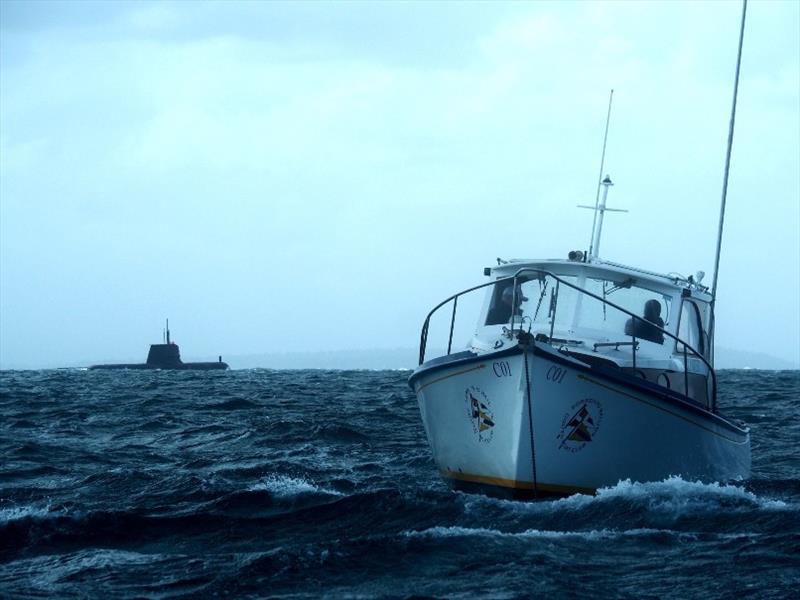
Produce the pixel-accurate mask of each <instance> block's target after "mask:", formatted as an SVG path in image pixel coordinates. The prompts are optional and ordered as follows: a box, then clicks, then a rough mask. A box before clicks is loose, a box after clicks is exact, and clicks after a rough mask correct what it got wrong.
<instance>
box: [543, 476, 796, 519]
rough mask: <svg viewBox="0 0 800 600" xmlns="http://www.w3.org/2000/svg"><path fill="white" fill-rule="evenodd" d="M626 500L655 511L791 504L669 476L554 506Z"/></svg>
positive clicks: (564, 500) (783, 506)
mask: <svg viewBox="0 0 800 600" xmlns="http://www.w3.org/2000/svg"><path fill="white" fill-rule="evenodd" d="M618 499H626V500H639V501H642V502H643V503H645V504H647V506H648V508H651V509H654V510H669V511H680V512H683V511H691V510H698V509H699V510H703V509H718V508H720V506H722V505H725V506H726V507H730V506H731V505H733V506H735V505H737V504H738V505H742V506H743V507H746V508H759V509H763V510H785V509H787V508H789V505H787V504H786V502H783V501H782V500H772V499H769V498H759V497H758V496H756V495H755V494H753V493H752V492H748V491H747V490H745V489H744V488H743V487H739V486H737V485H731V484H720V483H703V482H701V481H686V480H684V479H682V478H681V477H675V476H673V477H669V478H667V479H665V480H663V481H654V482H648V483H639V482H632V481H631V480H630V479H626V480H625V481H620V482H618V483H617V485H615V486H612V487H606V488H600V489H599V490H597V495H596V496H585V495H579V494H578V495H574V496H569V497H567V498H562V499H560V500H556V501H555V502H554V505H555V506H557V507H565V508H584V507H585V506H587V505H589V504H592V503H605V502H608V501H613V500H618Z"/></svg>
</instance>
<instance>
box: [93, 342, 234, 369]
mask: <svg viewBox="0 0 800 600" xmlns="http://www.w3.org/2000/svg"><path fill="white" fill-rule="evenodd" d="M167 339H169V338H167ZM89 368H90V369H169V370H173V371H224V370H225V369H227V368H228V363H224V362H222V357H221V356H220V357H219V361H218V362H191V363H185V362H183V361H182V360H181V353H180V349H179V348H178V344H176V343H174V342H167V343H166V344H151V346H150V352H148V353H147V362H146V363H139V364H119V365H92V366H91V367H89Z"/></svg>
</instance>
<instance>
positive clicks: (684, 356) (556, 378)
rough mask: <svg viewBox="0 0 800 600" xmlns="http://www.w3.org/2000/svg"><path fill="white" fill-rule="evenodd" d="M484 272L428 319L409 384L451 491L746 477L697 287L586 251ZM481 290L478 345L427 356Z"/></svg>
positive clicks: (531, 492)
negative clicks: (443, 317) (431, 332)
mask: <svg viewBox="0 0 800 600" xmlns="http://www.w3.org/2000/svg"><path fill="white" fill-rule="evenodd" d="M608 183H610V181H609V182H608ZM606 189H607V188H606ZM604 197H605V195H604ZM601 206H602V205H601ZM485 273H486V275H489V276H490V277H491V278H492V280H491V281H490V282H488V283H485V284H483V285H480V286H477V287H476V288H471V289H469V290H466V291H465V292H461V293H460V294H456V295H455V296H452V297H451V298H448V299H447V300H445V301H444V302H443V303H441V304H440V305H439V306H437V307H436V308H435V309H434V310H433V311H431V313H430V314H429V315H428V318H427V319H426V320H425V324H424V326H423V330H422V339H421V346H420V365H419V367H418V368H417V369H416V370H415V371H414V373H413V374H412V376H411V378H410V380H409V383H410V385H411V387H412V388H413V389H414V391H415V392H416V394H417V399H418V402H419V408H420V412H421V414H422V421H423V423H424V426H425V432H426V434H427V437H428V441H429V443H430V446H431V449H432V451H433V456H434V460H435V462H436V465H437V466H438V468H439V471H440V472H441V475H442V477H443V478H444V479H445V480H446V481H447V482H448V483H450V484H451V486H452V487H454V488H456V489H460V490H465V491H482V492H485V493H489V494H493V495H497V494H500V495H507V496H511V497H523V498H524V497H539V496H543V495H552V494H560V495H563V494H571V493H576V492H582V493H593V492H594V491H595V490H597V489H598V488H600V487H604V486H611V485H614V484H616V483H617V482H618V481H620V480H625V479H631V480H634V481H655V480H662V479H665V478H667V477H670V476H673V475H677V476H681V477H683V478H684V479H692V480H694V479H700V480H704V481H725V480H730V479H738V478H744V477H747V476H748V475H749V472H750V435H749V430H748V429H747V427H745V426H744V425H742V424H739V423H735V422H733V421H732V420H730V419H728V418H725V417H724V416H723V415H722V414H720V412H719V410H718V409H717V403H716V398H717V384H716V376H715V373H714V369H713V366H712V360H713V356H712V344H713V316H712V311H711V295H710V294H709V292H708V289H707V288H705V287H704V286H703V285H702V284H701V283H700V281H698V280H697V279H696V278H694V277H688V278H681V277H679V276H675V275H659V274H656V273H651V272H648V271H644V270H641V269H636V268H632V267H627V266H623V265H619V264H614V263H610V262H606V261H603V260H600V259H599V258H597V257H595V256H586V255H585V254H584V253H582V252H571V253H570V257H569V258H568V259H566V260H511V261H507V262H503V264H499V265H498V266H496V267H494V268H490V269H486V270H485ZM481 292H484V293H485V299H484V303H483V308H482V310H481V311H480V317H479V321H478V326H477V328H476V330H475V333H474V336H473V337H472V340H471V341H470V343H469V347H468V348H467V349H465V350H463V351H460V352H451V351H450V350H451V348H448V352H447V354H445V355H444V356H440V357H436V358H434V359H432V360H427V361H426V360H425V359H426V348H427V343H428V329H429V324H430V320H431V317H432V315H433V314H434V313H435V312H436V311H437V310H439V309H440V308H443V307H445V305H448V307H449V305H452V318H451V327H450V340H452V332H453V326H454V324H455V320H456V314H457V307H458V302H459V299H460V298H462V296H464V295H466V294H471V293H481ZM462 302H463V301H462ZM448 316H449V315H448Z"/></svg>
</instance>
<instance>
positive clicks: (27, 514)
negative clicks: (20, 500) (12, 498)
mask: <svg viewBox="0 0 800 600" xmlns="http://www.w3.org/2000/svg"><path fill="white" fill-rule="evenodd" d="M49 514H50V505H49V504H48V505H46V506H9V507H6V508H0V525H5V524H6V523H12V522H14V521H21V520H22V519H30V518H43V517H46V516H47V515H49Z"/></svg>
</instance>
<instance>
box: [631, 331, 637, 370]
mask: <svg viewBox="0 0 800 600" xmlns="http://www.w3.org/2000/svg"><path fill="white" fill-rule="evenodd" d="M631 340H633V371H634V375H635V374H636V336H635V335H632V336H631Z"/></svg>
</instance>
